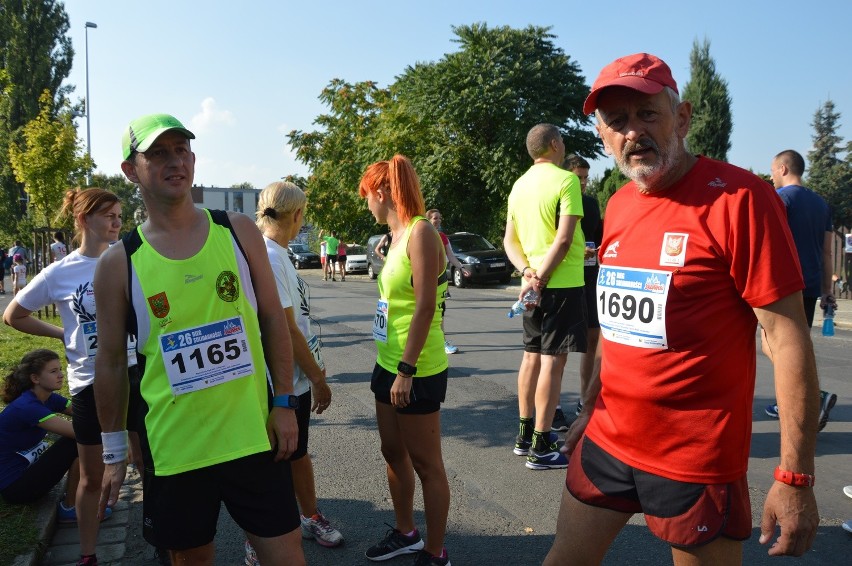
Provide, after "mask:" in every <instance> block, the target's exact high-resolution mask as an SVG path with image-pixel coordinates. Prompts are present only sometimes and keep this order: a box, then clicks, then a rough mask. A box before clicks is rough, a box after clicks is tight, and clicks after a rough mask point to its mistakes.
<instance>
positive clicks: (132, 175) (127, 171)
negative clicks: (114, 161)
mask: <svg viewBox="0 0 852 566" xmlns="http://www.w3.org/2000/svg"><path fill="white" fill-rule="evenodd" d="M121 172H122V173H124V176H125V177H127V179H128V180H129V181H130V182H131V183H136V184H137V185H138V184H139V177H137V176H136V165H135V164H134V163H133V162H132V161H130V160H127V159H125V160H124V161H122V162H121Z"/></svg>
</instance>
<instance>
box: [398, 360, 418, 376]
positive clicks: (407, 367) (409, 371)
mask: <svg viewBox="0 0 852 566" xmlns="http://www.w3.org/2000/svg"><path fill="white" fill-rule="evenodd" d="M396 371H397V373H399V374H400V375H402V376H403V377H411V376H413V375H414V374H416V373H417V368H416V367H415V366H413V365H411V364H407V363H405V362H399V364H398V365H397V366H396Z"/></svg>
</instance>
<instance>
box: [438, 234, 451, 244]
mask: <svg viewBox="0 0 852 566" xmlns="http://www.w3.org/2000/svg"><path fill="white" fill-rule="evenodd" d="M438 234H439V235H440V236H441V243H442V244H444V247H447V246H449V245H450V239H449V238H447V235H446V234H444V233H443V232H438Z"/></svg>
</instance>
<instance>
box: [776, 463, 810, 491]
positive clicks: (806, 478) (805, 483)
mask: <svg viewBox="0 0 852 566" xmlns="http://www.w3.org/2000/svg"><path fill="white" fill-rule="evenodd" d="M775 479H776V480H778V481H780V482H781V483H786V484H787V485H792V486H793V487H813V486H814V483H816V478H815V477H814V476H813V475H812V474H797V473H796V472H791V471H788V470H782V469H781V467H780V466H779V467H777V468H775Z"/></svg>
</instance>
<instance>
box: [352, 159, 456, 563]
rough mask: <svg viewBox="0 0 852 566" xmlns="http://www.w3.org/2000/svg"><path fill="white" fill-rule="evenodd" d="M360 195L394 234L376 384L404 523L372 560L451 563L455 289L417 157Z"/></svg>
mask: <svg viewBox="0 0 852 566" xmlns="http://www.w3.org/2000/svg"><path fill="white" fill-rule="evenodd" d="M359 193H360V195H361V196H362V197H363V198H365V199H367V206H368V207H369V208H370V212H372V213H373V216H375V218H376V222H378V223H379V224H387V225H388V227H389V228H390V229H391V230H392V231H393V234H394V238H393V242H392V243H391V246H390V249H389V250H388V253H387V256H386V259H385V266H384V267H383V268H382V271H381V273H380V274H379V297H380V298H379V302H378V304H377V307H376V316H375V318H374V323H373V338H374V339H375V341H376V350H377V358H376V367H375V368H374V370H373V376H372V379H371V381H370V389H371V390H372V391H373V393H374V394H375V397H376V421H377V424H378V428H379V437H380V438H381V443H382V455H383V456H384V458H385V461H386V462H387V474H388V484H389V487H390V493H391V499H392V501H393V509H394V515H395V518H396V525H395V526H394V527H393V528H391V530H390V531H388V533H387V536H385V538H384V539H382V540H381V541H380V542H379V543H378V544H376V545H374V546H372V547H370V548H369V549H367V553H366V555H367V558H369V559H370V560H376V561H378V560H387V559H389V558H393V557H394V556H398V555H401V554H410V553H414V552H417V558H416V560H415V565H417V566H431V565H435V566H448V565H449V564H450V560H449V557H448V556H447V551H446V549H445V548H444V534H445V531H446V527H447V513H448V512H449V508H450V487H449V484H448V482H447V474H446V471H445V470H444V459H443V456H442V454H441V417H440V409H441V403H442V402H443V401H444V397H445V395H446V391H447V366H448V364H447V354H446V353H445V352H444V333H443V332H442V331H441V303H443V301H444V292H445V291H446V290H447V277H446V272H445V266H446V264H447V258H446V256H445V254H444V247H443V246H442V245H441V239H440V237H439V236H438V233H437V232H436V231H435V228H434V227H433V226H432V225H431V224H430V223H429V221H428V220H426V218H425V217H424V214H425V212H426V207H425V205H424V204H423V195H422V194H421V192H420V182H419V181H418V179H417V174H416V173H415V172H414V167H412V165H411V162H410V161H409V160H408V158H406V157H404V156H402V155H395V156H394V157H393V158H392V159H391V160H389V161H379V162H378V163H374V164H372V165H370V166H369V167H368V168H367V170H366V172H365V173H364V177H363V178H362V179H361V184H360V186H359ZM415 474H417V476H418V477H419V478H420V484H421V486H422V488H423V504H424V507H425V514H426V530H427V538H426V542H425V543H424V541H423V539H422V538H421V537H420V533H419V532H418V530H417V526H416V525H415V524H414V475H415Z"/></svg>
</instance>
